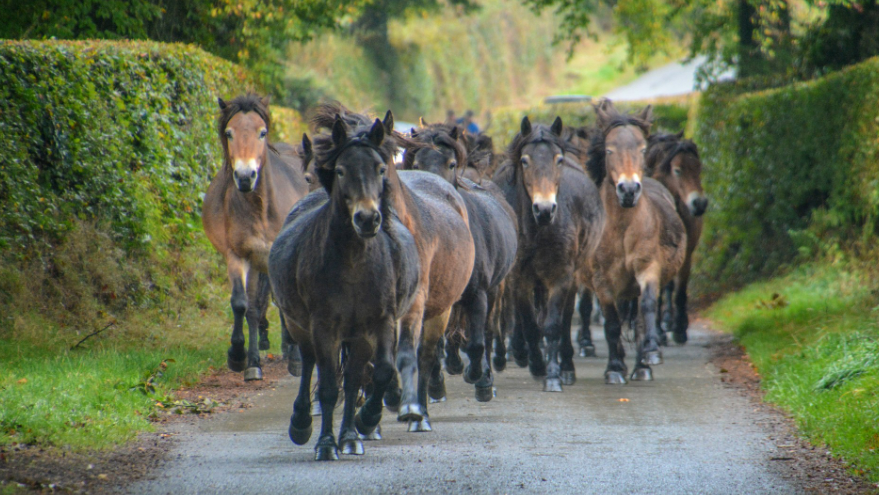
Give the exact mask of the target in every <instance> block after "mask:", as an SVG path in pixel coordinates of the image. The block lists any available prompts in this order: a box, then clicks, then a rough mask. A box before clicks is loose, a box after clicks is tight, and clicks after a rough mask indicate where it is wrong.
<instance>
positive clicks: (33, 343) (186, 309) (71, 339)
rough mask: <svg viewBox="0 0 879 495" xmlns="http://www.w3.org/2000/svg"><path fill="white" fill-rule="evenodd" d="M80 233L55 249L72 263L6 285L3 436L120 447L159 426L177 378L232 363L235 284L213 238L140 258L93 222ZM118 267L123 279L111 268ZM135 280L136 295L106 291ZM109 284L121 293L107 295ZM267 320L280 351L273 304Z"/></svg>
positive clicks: (5, 440)
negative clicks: (76, 256) (156, 421)
mask: <svg viewBox="0 0 879 495" xmlns="http://www.w3.org/2000/svg"><path fill="white" fill-rule="evenodd" d="M72 237H73V238H74V239H78V241H75V242H73V243H72V244H71V246H70V247H69V246H66V245H65V246H59V247H58V249H57V252H56V257H55V258H54V263H56V264H61V261H62V260H63V261H64V267H65V271H63V272H61V271H60V270H54V271H50V273H49V274H46V273H43V272H42V271H41V270H40V269H35V270H31V269H28V268H25V269H24V270H23V271H21V272H19V273H18V275H19V280H17V281H15V282H16V283H14V284H9V285H4V284H0V289H2V290H0V293H2V294H0V295H3V296H4V299H5V301H3V302H4V303H8V304H6V307H7V308H9V310H8V311H7V313H6V314H5V315H3V318H2V320H0V321H2V323H0V445H12V444H27V445H39V446H41V447H57V448H62V449H73V450H90V449H107V448H112V447H113V446H116V445H120V444H123V443H125V442H126V441H129V440H131V439H133V438H134V437H135V436H136V435H137V434H138V433H139V432H143V431H152V430H153V425H152V424H151V422H150V418H151V416H154V415H155V414H156V413H157V412H158V411H159V410H160V408H161V406H159V405H158V404H159V403H161V402H168V401H172V400H174V391H175V390H176V389H178V388H179V387H181V386H189V385H192V384H194V383H195V382H197V381H198V379H199V377H200V376H203V375H204V374H205V373H208V372H210V371H211V370H212V369H213V368H223V367H225V366H226V349H227V347H228V345H229V344H228V342H229V335H230V333H229V332H230V329H231V322H232V314H231V310H230V309H229V303H228V301H229V292H228V288H227V282H226V280H225V268H224V266H223V263H222V260H221V259H220V257H219V256H218V255H217V254H216V253H214V252H213V250H212V249H211V248H210V247H209V246H206V241H203V240H198V241H196V242H194V243H193V245H191V246H187V247H183V248H180V249H179V250H177V251H176V252H168V253H164V254H161V255H157V256H153V255H148V256H142V257H132V256H129V255H125V254H122V253H121V251H119V250H113V249H104V248H106V247H108V246H110V244H106V245H101V242H102V241H100V240H99V237H100V236H95V235H93V229H91V228H89V227H88V226H82V227H80V231H78V232H77V233H76V234H75V235H73V236H72ZM83 239H89V240H91V241H93V242H95V243H97V245H93V246H92V247H91V249H89V250H88V252H87V253H86V254H83V256H84V257H85V258H84V259H82V260H80V261H81V262H76V263H74V262H73V260H71V259H70V258H67V257H65V252H66V251H67V250H69V249H72V248H75V249H77V250H78V249H81V248H82V244H83V242H84V241H83ZM107 242H109V241H107ZM122 266H126V267H127V268H125V270H127V271H125V273H124V274H123V275H124V276H122V278H123V279H125V280H124V282H125V283H124V284H121V285H119V286H118V287H117V286H115V285H114V283H113V280H112V279H113V275H111V274H110V273H109V272H111V271H118V270H121V268H120V267H122ZM96 271H101V272H105V273H101V274H98V273H95V272H96ZM10 273H11V272H6V273H5V274H7V275H9V274H10ZM0 275H2V273H0ZM96 282H97V283H96ZM132 284H133V285H135V286H137V287H139V288H138V289H137V290H136V291H132V293H137V294H139V296H138V297H137V298H133V299H131V300H129V301H127V302H125V303H117V302H108V301H119V300H121V299H124V298H126V297H129V296H126V295H125V292H124V291H125V289H124V286H125V285H132ZM108 285H109V286H110V287H113V288H114V290H118V291H119V292H118V297H117V296H114V297H113V298H109V297H107V291H108V290H109V289H107V288H106V287H107V286H108ZM145 286H148V287H150V288H149V289H144V287H145ZM4 290H5V292H4ZM144 293H146V294H148V295H147V296H143V294H144ZM114 294H117V293H116V292H114ZM74 296H75V297H76V304H75V305H74V304H72V303H70V300H71V299H72V298H73V297H74ZM270 322H271V323H270V330H269V331H270V339H271V341H272V346H273V350H272V351H270V352H275V353H277V352H278V351H277V349H278V348H279V342H280V336H279V334H278V330H279V328H280V326H279V324H278V319H277V311H276V310H275V309H274V308H272V312H271V313H270ZM94 332H98V333H97V334H96V335H94V336H92V337H90V338H88V339H87V340H85V341H84V342H82V343H81V344H79V345H78V346H77V343H79V342H80V341H81V340H83V338H84V337H86V336H87V335H89V334H91V333H94Z"/></svg>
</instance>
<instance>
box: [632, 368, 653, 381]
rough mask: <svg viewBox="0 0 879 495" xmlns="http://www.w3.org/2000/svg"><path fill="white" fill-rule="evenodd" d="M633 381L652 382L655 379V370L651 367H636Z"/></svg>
mask: <svg viewBox="0 0 879 495" xmlns="http://www.w3.org/2000/svg"><path fill="white" fill-rule="evenodd" d="M631 379H632V381H633V382H650V381H653V370H651V369H650V368H636V369H635V371H633V372H632V377H631Z"/></svg>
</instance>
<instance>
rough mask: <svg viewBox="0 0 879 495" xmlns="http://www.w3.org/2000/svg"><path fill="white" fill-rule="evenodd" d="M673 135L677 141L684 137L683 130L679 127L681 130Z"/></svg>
mask: <svg viewBox="0 0 879 495" xmlns="http://www.w3.org/2000/svg"><path fill="white" fill-rule="evenodd" d="M675 137H676V138H678V141H680V140H681V139H684V130H683V129H681V132H679V133H677V134H675Z"/></svg>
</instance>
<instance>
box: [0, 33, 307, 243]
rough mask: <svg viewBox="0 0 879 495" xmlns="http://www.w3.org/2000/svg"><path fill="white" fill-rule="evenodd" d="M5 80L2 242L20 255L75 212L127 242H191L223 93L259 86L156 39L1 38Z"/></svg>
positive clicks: (0, 113) (221, 63) (0, 90)
mask: <svg viewBox="0 0 879 495" xmlns="http://www.w3.org/2000/svg"><path fill="white" fill-rule="evenodd" d="M0 80H2V81H3V84H2V85H0V205H2V207H0V251H3V252H4V254H10V253H12V254H14V255H15V256H17V257H19V258H23V257H27V256H30V255H31V254H33V253H34V252H35V250H43V249H45V248H46V247H47V246H50V245H52V244H54V243H56V242H58V241H60V240H61V239H62V238H63V236H64V235H65V233H66V232H67V231H68V230H69V229H70V228H71V227H72V225H73V222H74V220H75V219H80V220H86V221H93V222H95V223H98V224H101V225H105V226H106V228H108V230H109V231H110V232H111V233H112V234H113V235H114V236H115V237H116V240H117V241H118V242H119V243H120V244H121V245H122V246H123V247H124V248H126V249H127V250H136V249H140V248H145V247H148V246H150V245H151V244H152V245H156V243H163V242H167V241H171V240H176V241H179V242H188V239H191V237H192V236H191V235H190V234H191V233H192V232H194V231H197V230H200V229H201V222H200V220H199V212H200V210H201V206H200V203H201V196H202V194H203V192H204V191H205V189H206V188H207V184H208V183H209V181H210V179H211V177H212V176H213V173H214V172H215V171H216V169H217V166H218V165H219V164H220V162H221V160H222V152H221V150H220V147H219V141H218V139H217V137H216V130H215V116H216V108H217V107H216V98H217V96H218V95H221V96H223V97H227V98H231V97H234V96H235V95H237V94H240V93H242V92H244V91H245V90H246V89H248V88H252V87H254V81H253V79H251V78H250V76H249V75H248V74H247V73H245V72H244V70H243V69H242V68H241V67H239V66H236V65H234V64H232V63H230V62H227V61H225V60H222V59H220V58H217V57H214V56H211V55H209V54H207V53H205V52H203V51H202V50H200V49H198V48H195V47H192V46H189V45H180V44H161V43H151V42H107V41H77V42H68V41H35V42H33V41H29V42H18V41H2V42H0ZM274 120H275V122H276V123H277V126H278V127H279V128H281V127H282V126H283V124H284V119H274ZM294 125H295V126H296V128H297V129H298V125H296V124H294ZM288 132H289V131H288ZM289 133H290V134H292V132H289Z"/></svg>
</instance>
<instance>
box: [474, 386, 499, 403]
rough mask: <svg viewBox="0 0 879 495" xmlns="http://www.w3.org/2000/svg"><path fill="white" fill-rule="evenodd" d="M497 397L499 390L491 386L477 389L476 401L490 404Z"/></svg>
mask: <svg viewBox="0 0 879 495" xmlns="http://www.w3.org/2000/svg"><path fill="white" fill-rule="evenodd" d="M496 396H497V389H495V388H494V387H492V386H491V385H489V386H488V387H476V400H477V401H478V402H489V401H491V399H493V398H495V397H496Z"/></svg>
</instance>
